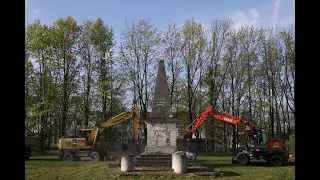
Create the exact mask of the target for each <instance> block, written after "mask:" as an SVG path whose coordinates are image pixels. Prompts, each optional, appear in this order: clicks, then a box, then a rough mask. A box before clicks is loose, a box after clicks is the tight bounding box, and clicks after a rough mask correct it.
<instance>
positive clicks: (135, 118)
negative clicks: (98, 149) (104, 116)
mask: <svg viewBox="0 0 320 180" xmlns="http://www.w3.org/2000/svg"><path fill="white" fill-rule="evenodd" d="M130 118H133V127H134V136H135V140H136V141H137V140H138V138H139V122H140V108H139V107H138V106H135V108H134V111H132V112H122V113H120V114H118V115H116V116H114V117H112V118H110V119H108V120H107V121H106V122H102V123H101V124H100V125H99V126H98V127H96V128H94V129H93V130H92V131H91V133H90V136H89V138H88V140H89V141H93V145H95V144H96V141H97V136H98V132H99V128H107V127H110V126H113V125H116V124H119V123H121V122H123V121H125V120H127V119H130Z"/></svg>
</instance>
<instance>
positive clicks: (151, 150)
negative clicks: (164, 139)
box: [145, 146, 177, 155]
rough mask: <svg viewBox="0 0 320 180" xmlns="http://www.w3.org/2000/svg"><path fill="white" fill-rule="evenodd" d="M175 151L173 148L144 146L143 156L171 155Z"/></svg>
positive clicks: (175, 148)
mask: <svg viewBox="0 0 320 180" xmlns="http://www.w3.org/2000/svg"><path fill="white" fill-rule="evenodd" d="M176 151H177V147H174V146H146V147H145V154H150V155H151V154H170V155H171V154H172V153H174V152H176Z"/></svg>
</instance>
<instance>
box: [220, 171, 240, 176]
mask: <svg viewBox="0 0 320 180" xmlns="http://www.w3.org/2000/svg"><path fill="white" fill-rule="evenodd" d="M219 173H223V174H222V176H223V177H232V176H240V175H241V174H239V173H235V172H232V171H221V172H219Z"/></svg>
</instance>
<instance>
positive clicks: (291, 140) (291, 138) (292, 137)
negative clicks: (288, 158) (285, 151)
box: [288, 133, 296, 156]
mask: <svg viewBox="0 0 320 180" xmlns="http://www.w3.org/2000/svg"><path fill="white" fill-rule="evenodd" d="M288 146H289V152H290V154H292V155H293V156H295V153H296V152H295V135H294V133H292V134H290V136H289V141H288Z"/></svg>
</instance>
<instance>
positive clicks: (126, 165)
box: [121, 154, 134, 172]
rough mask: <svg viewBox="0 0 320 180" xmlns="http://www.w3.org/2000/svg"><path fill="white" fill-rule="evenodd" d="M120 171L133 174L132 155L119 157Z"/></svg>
mask: <svg viewBox="0 0 320 180" xmlns="http://www.w3.org/2000/svg"><path fill="white" fill-rule="evenodd" d="M121 171H125V172H133V171H134V155H133V154H128V155H124V156H122V157H121Z"/></svg>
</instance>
